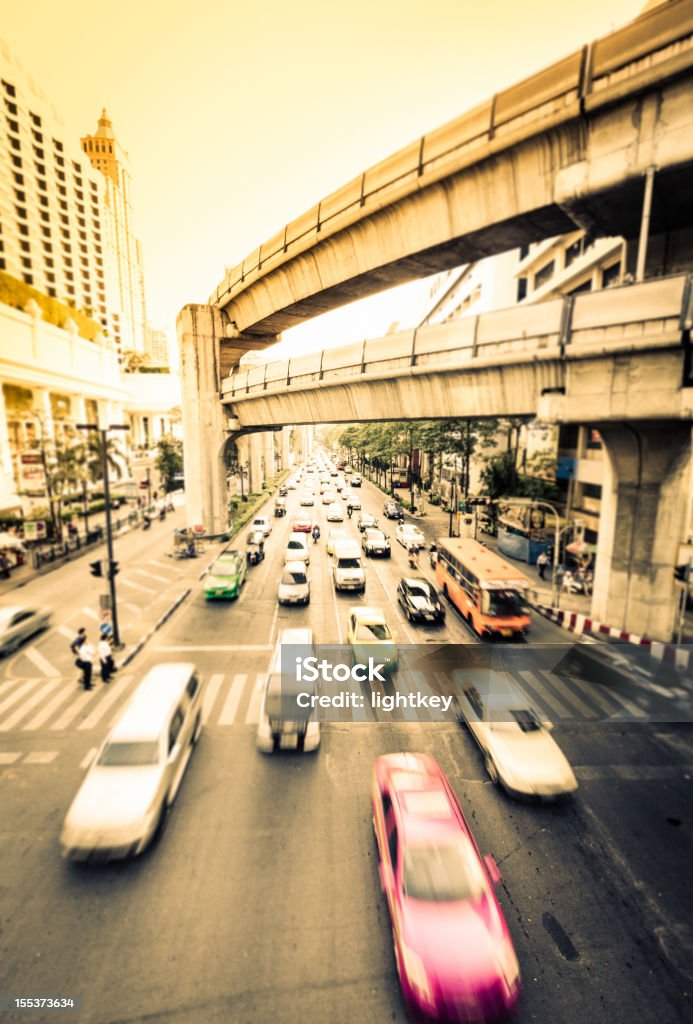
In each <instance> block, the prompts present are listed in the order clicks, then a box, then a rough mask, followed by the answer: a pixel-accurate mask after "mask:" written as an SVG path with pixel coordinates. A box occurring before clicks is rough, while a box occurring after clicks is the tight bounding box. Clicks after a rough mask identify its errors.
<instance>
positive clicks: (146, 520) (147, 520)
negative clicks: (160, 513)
mask: <svg viewBox="0 0 693 1024" xmlns="http://www.w3.org/2000/svg"><path fill="white" fill-rule="evenodd" d="M151 525H152V520H151V518H150V517H149V515H148V514H147V513H146V512H145V513H143V515H142V529H143V530H148V529H149V527H150V526H151Z"/></svg>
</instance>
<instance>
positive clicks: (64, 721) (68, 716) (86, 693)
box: [51, 687, 98, 731]
mask: <svg viewBox="0 0 693 1024" xmlns="http://www.w3.org/2000/svg"><path fill="white" fill-rule="evenodd" d="M97 693H98V690H97V689H96V687H94V689H93V690H81V691H80V692H79V693H78V694H76V695H75V697H74V698H73V700H72V701H71V702H70V706H69V707H68V708H67V709H66V710H65V711H64V712H63V714H62V715H61V716H60V718H59V719H58V721H57V722H53V724H52V725H51V729H53V730H55V731H58V730H60V729H67V727H68V725H70V724H71V723H72V722H73V721H74V719H75V718H76V717H77V715H78V714H79V713H80V711H82V709H83V708H85V707H86V706H87V704H89V703H90V702H91V701H92V700H94V698H95V697H96V694H97Z"/></svg>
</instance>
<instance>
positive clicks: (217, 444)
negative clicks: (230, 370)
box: [176, 305, 228, 533]
mask: <svg viewBox="0 0 693 1024" xmlns="http://www.w3.org/2000/svg"><path fill="white" fill-rule="evenodd" d="M176 329H177V334H178V348H179V351H180V362H181V392H182V413H183V425H184V433H185V447H184V460H185V467H184V470H185V491H186V506H187V512H188V522H189V524H190V525H195V524H198V523H199V524H202V525H203V526H204V528H205V530H206V532H207V533H221V532H222V531H223V530H225V529H226V526H227V521H228V512H227V503H226V468H225V466H224V458H223V452H224V442H225V439H226V434H225V429H226V424H227V419H226V412H225V410H224V407H223V406H222V404H221V402H220V401H219V391H220V380H219V343H220V338H221V337H222V336H223V332H224V325H223V323H222V317H221V313H220V311H219V310H218V309H216V308H215V307H214V306H201V305H200V306H198V305H190V306H184V307H183V309H182V310H181V311H180V313H179V314H178V319H177V322H176Z"/></svg>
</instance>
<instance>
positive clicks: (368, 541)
mask: <svg viewBox="0 0 693 1024" xmlns="http://www.w3.org/2000/svg"><path fill="white" fill-rule="evenodd" d="M361 547H362V548H363V551H364V554H365V555H366V557H367V558H372V557H373V556H374V555H380V556H381V557H382V558H389V557H390V555H391V554H392V550H391V549H390V539H389V537H386V536H385V534H384V533H383V531H382V530H378V529H377V528H376V527H374V526H371V527H367V528H366V529H365V530H364V531H363V537H362V538H361Z"/></svg>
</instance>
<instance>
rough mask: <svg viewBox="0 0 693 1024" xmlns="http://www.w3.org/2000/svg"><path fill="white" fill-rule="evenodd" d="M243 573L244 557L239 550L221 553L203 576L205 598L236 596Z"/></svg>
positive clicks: (241, 582)
mask: <svg viewBox="0 0 693 1024" xmlns="http://www.w3.org/2000/svg"><path fill="white" fill-rule="evenodd" d="M245 574H246V559H245V558H243V556H242V555H241V553H240V552H239V551H234V552H228V553H227V554H226V555H221V556H220V557H219V558H217V560H216V561H215V562H213V563H212V566H211V567H210V569H209V571H208V572H207V574H206V576H205V599H206V600H207V601H211V600H214V599H215V598H231V597H238V595H239V593H240V590H241V587H242V586H243V583H244V581H245Z"/></svg>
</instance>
